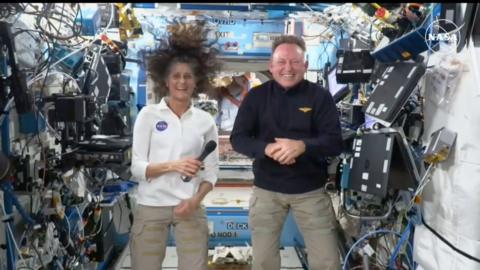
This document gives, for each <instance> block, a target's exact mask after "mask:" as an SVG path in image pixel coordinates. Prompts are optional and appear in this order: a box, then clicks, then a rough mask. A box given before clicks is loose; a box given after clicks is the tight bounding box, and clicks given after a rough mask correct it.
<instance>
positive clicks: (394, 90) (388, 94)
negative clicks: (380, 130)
mask: <svg viewBox="0 0 480 270" xmlns="http://www.w3.org/2000/svg"><path fill="white" fill-rule="evenodd" d="M423 74H425V66H424V65H423V64H421V63H415V62H398V63H395V64H393V65H389V66H388V67H387V68H386V70H385V71H384V72H383V74H382V76H381V77H380V80H379V82H378V83H377V85H376V86H375V88H374V89H373V93H372V95H371V96H370V97H369V99H368V101H367V103H366V104H365V107H364V108H366V109H365V113H366V114H368V115H369V116H371V117H372V118H374V119H375V120H376V121H378V122H379V123H381V124H382V125H384V126H387V127H389V126H390V125H391V124H392V123H393V122H394V121H395V119H396V118H397V116H398V114H399V113H400V111H401V110H402V108H403V106H404V105H405V103H406V102H407V100H408V98H409V97H410V96H411V95H412V93H413V90H415V87H416V86H417V83H418V81H419V80H420V78H421V77H422V76H423Z"/></svg>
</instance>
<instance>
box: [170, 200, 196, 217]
mask: <svg viewBox="0 0 480 270" xmlns="http://www.w3.org/2000/svg"><path fill="white" fill-rule="evenodd" d="M198 205H199V203H198V202H197V200H196V199H194V198H190V199H186V200H183V201H181V202H180V203H179V204H178V205H177V206H175V208H173V213H174V214H175V215H176V216H177V217H179V218H189V217H191V216H193V215H194V214H195V211H197V208H198Z"/></svg>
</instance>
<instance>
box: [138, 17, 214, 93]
mask: <svg viewBox="0 0 480 270" xmlns="http://www.w3.org/2000/svg"><path fill="white" fill-rule="evenodd" d="M167 29H168V32H169V36H168V38H167V39H162V40H160V45H159V47H158V49H157V50H156V51H154V52H153V54H151V55H150V56H149V57H148V60H147V63H148V66H147V68H148V71H149V75H150V76H151V78H152V79H153V81H154V82H155V84H156V88H158V91H159V94H160V96H161V97H163V96H165V95H166V94H167V92H168V90H167V89H166V84H165V80H166V79H167V76H168V74H169V72H170V68H171V67H172V66H173V64H175V63H187V64H189V65H190V66H191V67H192V69H193V73H194V76H195V79H196V86H197V91H196V93H199V92H206V91H210V90H211V88H212V86H211V83H210V82H211V80H212V79H213V77H214V76H215V74H216V73H217V72H218V71H219V70H220V68H221V63H220V62H219V61H218V60H217V59H216V56H217V54H218V52H219V51H218V49H217V48H215V47H214V46H213V44H214V43H215V42H216V40H214V41H213V42H212V41H210V42H208V40H207V35H208V32H209V30H208V29H207V28H206V27H205V21H195V22H194V23H185V22H182V21H181V20H174V21H173V22H172V24H170V25H169V26H168V28H167Z"/></svg>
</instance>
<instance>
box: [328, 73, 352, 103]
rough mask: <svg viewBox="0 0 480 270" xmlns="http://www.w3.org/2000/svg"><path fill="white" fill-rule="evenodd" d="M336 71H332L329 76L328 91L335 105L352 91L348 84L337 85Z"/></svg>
mask: <svg viewBox="0 0 480 270" xmlns="http://www.w3.org/2000/svg"><path fill="white" fill-rule="evenodd" d="M336 71H337V69H336V68H334V69H332V70H330V72H329V73H328V75H327V83H328V91H329V92H330V94H331V95H332V97H333V100H334V101H335V103H337V102H339V101H340V100H342V99H343V98H344V97H345V96H347V95H348V93H349V92H350V90H349V89H348V84H340V83H337V76H336V74H335V73H336Z"/></svg>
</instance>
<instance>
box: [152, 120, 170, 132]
mask: <svg viewBox="0 0 480 270" xmlns="http://www.w3.org/2000/svg"><path fill="white" fill-rule="evenodd" d="M155 127H156V128H157V130H158V131H164V130H165V129H167V127H168V124H167V122H165V121H158V122H157V124H156V125H155Z"/></svg>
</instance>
